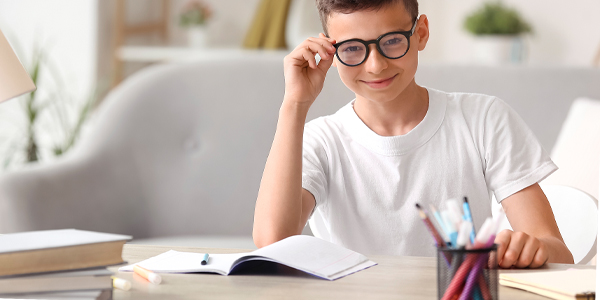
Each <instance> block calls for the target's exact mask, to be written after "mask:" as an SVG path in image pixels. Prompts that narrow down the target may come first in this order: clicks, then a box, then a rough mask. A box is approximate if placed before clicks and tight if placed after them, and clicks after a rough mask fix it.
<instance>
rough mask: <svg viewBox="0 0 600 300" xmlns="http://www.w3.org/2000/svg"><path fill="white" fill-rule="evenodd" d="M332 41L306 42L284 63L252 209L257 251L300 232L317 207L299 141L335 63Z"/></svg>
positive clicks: (312, 39)
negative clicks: (270, 140) (304, 177)
mask: <svg viewBox="0 0 600 300" xmlns="http://www.w3.org/2000/svg"><path fill="white" fill-rule="evenodd" d="M333 42H334V40H332V39H329V38H327V37H325V36H324V35H323V34H321V35H320V37H319V38H309V39H307V40H306V41H304V42H303V43H302V44H300V45H299V46H298V47H296V49H294V50H293V51H292V52H291V53H290V54H289V55H287V56H286V57H285V59H284V75H285V96H284V100H283V103H282V105H281V109H280V110H279V121H278V122H277V130H276V132H275V138H274V140H273V145H272V146H271V151H270V153H269V157H268V158H267V163H266V165H265V170H264V172H263V177H262V180H261V183H260V189H259V192H258V198H257V200H256V207H255V210H254V228H253V231H252V236H253V239H254V243H255V244H256V246H257V247H259V248H260V247H264V246H266V245H269V244H272V243H274V242H276V241H279V240H281V239H284V238H286V237H289V236H292V235H297V234H300V233H301V232H302V229H303V228H304V225H305V224H306V221H307V220H308V217H309V215H310V212H311V211H312V209H313V208H314V207H315V198H314V197H313V195H312V194H311V193H310V192H308V191H306V190H304V189H303V188H302V141H303V134H304V123H305V122H306V115H307V114H308V109H309V108H310V106H311V105H312V103H313V102H314V101H315V99H316V98H317V95H319V93H320V92H321V89H322V88H323V83H324V81H325V75H326V74H327V70H328V69H329V68H330V67H331V64H332V61H333V53H335V48H334V47H333V45H332V43H333ZM317 53H319V56H321V61H320V62H319V63H318V64H317V62H316V60H315V54H317Z"/></svg>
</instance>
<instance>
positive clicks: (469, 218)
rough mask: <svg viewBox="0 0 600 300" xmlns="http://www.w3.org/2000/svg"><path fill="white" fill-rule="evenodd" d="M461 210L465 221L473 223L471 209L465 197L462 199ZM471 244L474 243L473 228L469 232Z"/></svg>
mask: <svg viewBox="0 0 600 300" xmlns="http://www.w3.org/2000/svg"><path fill="white" fill-rule="evenodd" d="M463 210H464V211H465V220H467V221H469V222H471V223H473V215H472V214H471V207H470V206H469V201H468V200H467V197H465V198H464V202H463ZM471 243H475V226H473V228H472V230H471Z"/></svg>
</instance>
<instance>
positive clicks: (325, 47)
mask: <svg viewBox="0 0 600 300" xmlns="http://www.w3.org/2000/svg"><path fill="white" fill-rule="evenodd" d="M308 40H309V41H310V42H312V43H314V44H315V46H314V50H317V51H318V52H319V55H321V56H323V55H324V54H325V55H327V56H329V55H331V54H333V53H335V47H333V45H332V44H331V43H330V42H329V41H325V40H323V39H312V38H309V39H308Z"/></svg>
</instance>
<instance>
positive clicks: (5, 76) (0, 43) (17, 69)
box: [0, 30, 35, 102]
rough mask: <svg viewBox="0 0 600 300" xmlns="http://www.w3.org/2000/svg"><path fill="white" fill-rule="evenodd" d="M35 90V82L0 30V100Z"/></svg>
mask: <svg viewBox="0 0 600 300" xmlns="http://www.w3.org/2000/svg"><path fill="white" fill-rule="evenodd" d="M34 90H35V84H33V81H32V80H31V78H30V77H29V75H28V74H27V71H25V68H23V65H21V62H19V59H18V58H17V55H16V54H15V52H14V51H13V50H12V48H11V47H10V45H9V44H8V41H7V40H6V37H4V34H3V33H2V31H1V30H0V102H2V101H5V100H8V99H12V98H15V97H17V96H20V95H22V94H25V93H29V92H31V91H34Z"/></svg>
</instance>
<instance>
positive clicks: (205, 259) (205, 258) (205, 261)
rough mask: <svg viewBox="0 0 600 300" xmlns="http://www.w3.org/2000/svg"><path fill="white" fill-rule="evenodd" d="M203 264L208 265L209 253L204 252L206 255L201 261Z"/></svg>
mask: <svg viewBox="0 0 600 300" xmlns="http://www.w3.org/2000/svg"><path fill="white" fill-rule="evenodd" d="M200 263H201V264H202V265H203V266H204V265H206V264H207V263H208V253H204V256H203V257H202V262H200Z"/></svg>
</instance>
